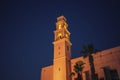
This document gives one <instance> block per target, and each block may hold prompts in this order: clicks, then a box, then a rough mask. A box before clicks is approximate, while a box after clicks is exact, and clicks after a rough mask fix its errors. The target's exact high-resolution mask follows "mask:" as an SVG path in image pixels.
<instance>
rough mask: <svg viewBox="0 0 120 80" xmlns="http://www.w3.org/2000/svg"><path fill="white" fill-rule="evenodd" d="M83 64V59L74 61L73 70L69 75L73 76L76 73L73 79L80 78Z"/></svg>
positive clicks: (78, 79)
mask: <svg viewBox="0 0 120 80" xmlns="http://www.w3.org/2000/svg"><path fill="white" fill-rule="evenodd" d="M84 64H85V63H83V61H78V62H76V63H75V65H74V72H72V73H71V76H75V74H76V75H77V77H76V78H75V80H82V70H83V68H84V66H83V65H84Z"/></svg>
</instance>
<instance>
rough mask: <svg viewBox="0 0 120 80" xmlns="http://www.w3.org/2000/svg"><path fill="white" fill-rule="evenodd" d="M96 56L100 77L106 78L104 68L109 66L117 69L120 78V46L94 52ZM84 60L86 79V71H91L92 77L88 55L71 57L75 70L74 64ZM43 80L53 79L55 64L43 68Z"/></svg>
mask: <svg viewBox="0 0 120 80" xmlns="http://www.w3.org/2000/svg"><path fill="white" fill-rule="evenodd" d="M93 57H94V65H95V73H97V74H98V78H99V79H101V78H104V80H105V75H104V71H103V68H104V67H109V68H110V69H111V70H114V69H115V70H117V72H118V76H119V78H120V46H119V47H115V48H111V49H107V50H103V51H100V52H97V53H96V54H93ZM80 60H81V61H83V62H84V63H85V64H84V69H83V72H82V76H83V80H86V74H85V73H86V72H87V71H88V72H89V78H91V77H90V75H91V74H90V65H89V61H88V57H86V58H84V57H78V58H74V59H71V71H72V72H74V65H75V63H76V62H77V61H80ZM75 77H76V76H73V77H72V80H74V78H75ZM41 80H53V66H52V65H51V66H48V67H44V68H42V70H41Z"/></svg>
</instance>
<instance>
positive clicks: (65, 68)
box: [53, 16, 71, 80]
mask: <svg viewBox="0 0 120 80" xmlns="http://www.w3.org/2000/svg"><path fill="white" fill-rule="evenodd" d="M54 37H55V38H54V42H53V45H54V60H53V76H54V77H53V78H54V79H53V80H70V73H71V62H70V60H71V42H70V32H69V31H68V24H67V22H66V18H65V17H64V16H60V17H58V18H57V22H56V30H55V31H54Z"/></svg>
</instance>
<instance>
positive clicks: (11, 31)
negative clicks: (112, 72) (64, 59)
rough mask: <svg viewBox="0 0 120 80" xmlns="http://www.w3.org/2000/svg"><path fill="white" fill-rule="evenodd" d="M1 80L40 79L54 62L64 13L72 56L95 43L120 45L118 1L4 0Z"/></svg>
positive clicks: (0, 34)
mask: <svg viewBox="0 0 120 80" xmlns="http://www.w3.org/2000/svg"><path fill="white" fill-rule="evenodd" d="M0 3H1V4H0V8H1V10H0V47H1V48H0V54H1V56H0V65H1V66H0V73H1V75H0V80H39V75H40V69H41V68H42V67H44V66H47V65H50V64H52V61H53V45H52V42H53V41H54V34H53V31H54V30H55V22H56V18H57V17H58V16H60V15H64V16H65V17H66V18H67V22H68V25H69V31H70V32H71V42H72V44H73V45H72V56H73V57H78V56H80V51H81V49H82V46H83V45H84V44H87V43H93V44H94V46H95V47H96V48H97V49H99V50H104V49H108V48H112V47H116V46H119V45H120V10H119V6H118V0H112V1H110V0H108V1H107V0H95V1H91V0H76V1H75V0H72V1H70V0H69V1H62V0H61V1H60V0H59V1H55V2H52V1H50V0H48V1H46V0H44V1H41V0H33V1H31V0H28V1H26V0H19V1H17V0H15V1H2V2H0Z"/></svg>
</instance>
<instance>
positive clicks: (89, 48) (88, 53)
mask: <svg viewBox="0 0 120 80" xmlns="http://www.w3.org/2000/svg"><path fill="white" fill-rule="evenodd" d="M96 51H97V50H96V49H95V48H94V46H93V44H88V45H84V46H83V50H82V51H81V53H83V54H84V57H88V60H89V64H90V70H91V79H92V80H95V79H96V74H95V67H94V59H93V56H92V53H95V52H96Z"/></svg>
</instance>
